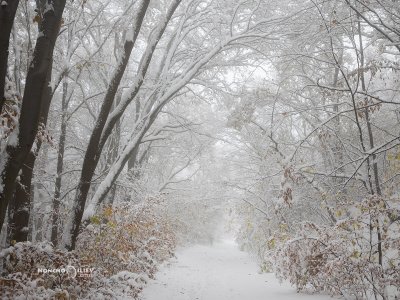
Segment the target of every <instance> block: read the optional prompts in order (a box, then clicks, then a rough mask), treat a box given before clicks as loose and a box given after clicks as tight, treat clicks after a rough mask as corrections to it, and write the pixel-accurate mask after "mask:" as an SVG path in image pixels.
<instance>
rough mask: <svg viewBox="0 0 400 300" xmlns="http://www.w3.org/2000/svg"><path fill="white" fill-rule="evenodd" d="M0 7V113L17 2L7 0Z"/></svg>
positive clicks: (17, 0) (15, 0)
mask: <svg viewBox="0 0 400 300" xmlns="http://www.w3.org/2000/svg"><path fill="white" fill-rule="evenodd" d="M1 2H2V4H1V5H0V112H1V110H2V109H3V105H4V101H5V98H4V87H5V82H6V75H7V63H8V52H9V50H8V48H9V45H10V35H11V29H12V26H13V24H14V18H15V13H16V11H17V8H18V4H19V0H7V1H5V4H6V5H3V2H4V1H1Z"/></svg>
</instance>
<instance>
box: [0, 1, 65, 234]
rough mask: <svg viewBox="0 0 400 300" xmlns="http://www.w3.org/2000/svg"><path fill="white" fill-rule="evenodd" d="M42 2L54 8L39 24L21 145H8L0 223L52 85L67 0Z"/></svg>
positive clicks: (0, 196)
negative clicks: (55, 47) (50, 71)
mask: <svg viewBox="0 0 400 300" xmlns="http://www.w3.org/2000/svg"><path fill="white" fill-rule="evenodd" d="M41 4H42V5H43V6H46V7H49V6H51V7H52V8H53V9H47V10H44V13H43V18H42V21H41V23H40V25H39V31H40V33H41V34H40V35H39V36H38V38H37V42H36V46H35V50H34V53H33V60H32V63H31V65H30V67H29V71H28V74H27V78H26V84H25V91H24V97H23V99H22V107H21V114H20V118H19V132H18V145H17V146H10V145H9V146H7V150H6V151H7V155H8V161H7V164H6V166H5V167H4V170H2V173H1V179H2V183H3V190H2V192H1V194H0V227H1V226H2V225H3V223H4V219H5V216H6V211H7V207H8V204H9V202H10V201H12V198H13V194H14V191H15V187H16V179H17V176H18V173H19V171H20V170H21V168H22V166H23V164H24V162H25V160H26V158H27V156H28V154H29V152H30V151H31V148H32V145H33V143H34V141H35V137H36V134H37V131H38V125H39V122H40V117H41V113H42V109H43V105H45V103H43V101H44V99H43V95H44V93H45V90H46V89H49V85H48V81H47V80H46V79H47V78H48V73H49V69H50V68H49V66H51V63H52V61H53V51H54V45H55V43H56V40H57V36H58V32H59V29H60V26H61V21H62V14H63V11H64V7H65V0H50V1H49V2H47V1H43V2H41Z"/></svg>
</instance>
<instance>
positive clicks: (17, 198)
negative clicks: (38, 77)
mask: <svg viewBox="0 0 400 300" xmlns="http://www.w3.org/2000/svg"><path fill="white" fill-rule="evenodd" d="M52 68H53V62H52V61H51V62H50V64H49V66H48V72H47V77H46V83H47V84H46V86H45V88H44V90H43V94H42V98H41V102H42V108H41V112H40V123H41V124H42V125H43V127H45V126H46V124H47V117H48V114H49V109H50V104H51V99H52V98H53V91H52V89H51V87H50V83H51V75H52ZM41 146H42V143H41V142H40V141H38V142H37V144H36V149H35V153H33V152H32V151H29V154H28V156H27V158H26V160H25V162H24V164H23V166H22V169H21V176H20V182H19V183H17V185H16V188H15V194H14V201H13V203H12V205H10V207H9V212H10V213H9V219H8V226H9V228H10V229H9V230H8V241H15V242H25V241H27V240H28V232H29V230H28V225H29V214H30V207H31V201H33V198H34V194H31V193H30V190H31V185H32V178H33V169H34V167H35V162H36V157H37V155H38V153H39V150H40V148H41Z"/></svg>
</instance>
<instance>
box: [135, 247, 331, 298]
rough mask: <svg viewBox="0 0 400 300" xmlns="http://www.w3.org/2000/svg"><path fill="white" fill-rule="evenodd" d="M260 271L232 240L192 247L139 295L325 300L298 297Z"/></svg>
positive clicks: (151, 296) (313, 296)
mask: <svg viewBox="0 0 400 300" xmlns="http://www.w3.org/2000/svg"><path fill="white" fill-rule="evenodd" d="M258 271H259V268H258V266H257V264H256V262H254V261H253V260H252V259H251V258H250V257H249V255H248V254H247V253H245V252H241V251H240V250H239V249H238V247H237V245H236V243H235V242H234V241H233V240H230V239H226V240H222V241H220V242H218V243H215V244H213V245H211V246H205V245H195V246H192V247H190V248H185V249H181V250H179V251H178V252H177V259H175V260H173V261H170V263H168V264H167V265H165V266H164V267H163V268H162V269H161V270H160V271H159V273H158V274H157V275H156V280H154V281H151V282H150V283H149V285H148V286H147V287H146V288H145V289H144V291H143V292H142V294H141V299H143V300H162V299H173V300H195V299H199V300H245V299H249V300H297V299H310V300H328V299H331V300H332V299H334V298H332V297H330V296H325V295H309V294H298V293H296V289H295V288H293V287H291V286H290V285H289V284H288V283H283V284H280V283H279V281H278V280H277V279H276V278H275V276H274V274H265V273H263V274H259V272H258Z"/></svg>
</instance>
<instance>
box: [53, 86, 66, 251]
mask: <svg viewBox="0 0 400 300" xmlns="http://www.w3.org/2000/svg"><path fill="white" fill-rule="evenodd" d="M67 91H68V82H67V81H66V80H64V82H63V96H62V104H61V109H62V116H61V132H60V139H59V142H58V158H57V176H56V181H55V188H54V199H53V216H52V222H51V242H52V243H53V245H54V247H56V246H57V244H58V220H59V213H60V196H61V180H62V172H63V170H64V153H65V139H66V136H67V109H68V100H67Z"/></svg>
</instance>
